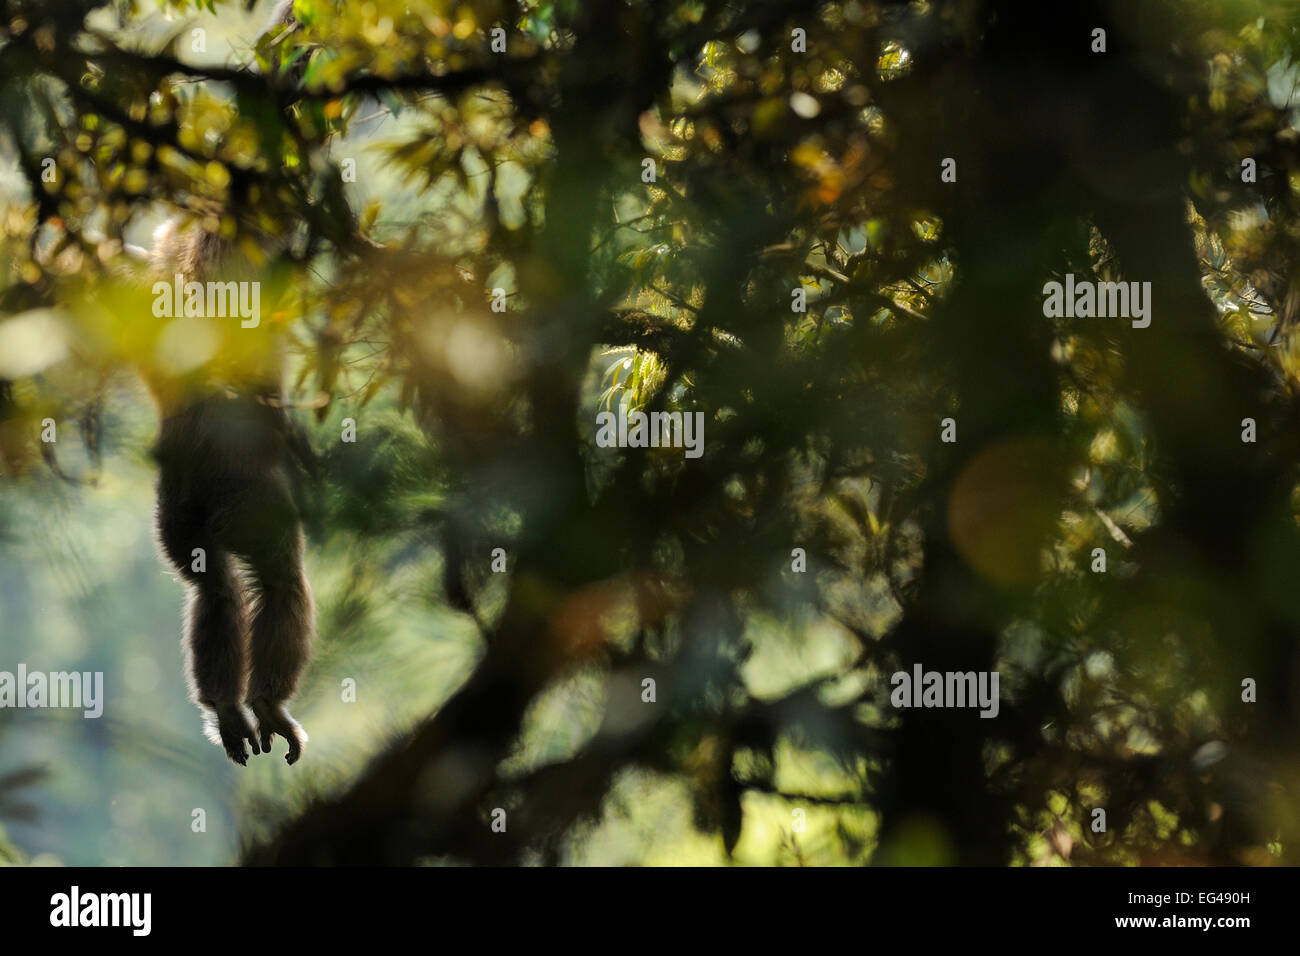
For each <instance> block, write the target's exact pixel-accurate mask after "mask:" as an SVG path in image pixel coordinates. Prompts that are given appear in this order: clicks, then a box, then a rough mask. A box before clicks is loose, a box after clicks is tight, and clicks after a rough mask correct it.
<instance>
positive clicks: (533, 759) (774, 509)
mask: <svg viewBox="0 0 1300 956" xmlns="http://www.w3.org/2000/svg"><path fill="white" fill-rule="evenodd" d="M294 11H295V13H296V16H297V21H298V22H297V25H296V26H294V27H292V28H291V29H285V28H284V27H282V26H272V27H270V28H268V27H267V26H266V24H267V22H268V19H267V18H268V14H269V10H268V9H266V8H265V6H260V7H259V8H257V9H255V10H249V9H247V8H246V7H245V6H243V5H241V4H238V3H226V2H212V0H198V2H189V0H181V2H175V0H167V2H165V3H162V4H155V3H149V2H137V0H104V2H94V0H58V2H39V3H37V2H28V0H0V469H2V470H0V474H2V475H3V481H2V482H0V650H2V651H3V653H2V654H0V669H9V670H13V669H14V668H15V667H16V665H17V663H18V662H25V663H26V664H27V666H28V667H29V668H31V669H33V670H47V671H48V670H78V671H85V670H99V671H103V672H104V674H105V683H106V697H107V701H106V710H105V715H104V717H103V718H101V719H99V720H83V719H81V718H80V716H69V712H66V711H6V712H0V735H2V736H0V826H3V827H4V829H3V830H0V860H2V861H13V860H34V861H36V862H56V861H63V862H68V863H78V864H110V865H117V864H202V863H206V864H212V863H228V862H234V861H236V860H243V861H245V862H255V863H266V862H282V863H340V862H388V863H412V862H441V863H457V862H477V863H505V862H525V863H537V862H562V863H601V864H622V863H643V864H663V863H696V864H719V863H725V862H728V861H734V862H739V863H746V864H810V865H840V864H857V863H864V862H876V863H888V864H943V863H948V864H952V863H963V864H965V863H979V864H1022V865H1023V864H1034V865H1063V864H1157V863H1246V864H1255V865H1268V864H1276V863H1281V862H1289V863H1293V864H1294V863H1296V862H1298V861H1300V816H1298V815H1297V783H1300V743H1298V741H1300V734H1297V730H1298V729H1300V727H1298V726H1297V724H1298V722H1300V655H1298V654H1297V650H1298V645H1297V634H1298V633H1300V603H1297V601H1296V599H1295V592H1296V588H1295V579H1296V575H1297V574H1298V573H1300V537H1298V534H1297V524H1296V518H1297V512H1296V508H1297V504H1298V503H1300V497H1298V496H1297V490H1298V489H1297V485H1296V479H1297V472H1296V463H1297V460H1298V459H1300V416H1297V411H1298V409H1297V406H1296V395H1295V383H1296V381H1297V373H1298V372H1300V352H1298V351H1297V350H1298V349H1300V346H1298V345H1297V337H1296V336H1295V335H1294V334H1293V326H1294V324H1295V320H1296V318H1297V314H1298V313H1300V268H1297V253H1298V252H1300V218H1298V217H1297V215H1296V213H1297V204H1300V13H1298V11H1297V8H1296V6H1295V5H1294V4H1293V3H1289V2H1285V0H1260V2H1247V0H1235V2H1215V3H1211V2H1191V3H1174V2H1163V0H1152V2H1150V3H1147V2H1144V3H1141V4H1132V3H1124V2H1113V3H1107V2H1101V0H1079V2H1071V3H1067V4H1061V5H1057V6H1055V7H1054V8H1053V12H1052V13H1051V15H1050V16H1047V17H1043V16H1029V15H1027V14H1022V13H1021V12H1019V8H1018V7H1012V6H1010V5H1003V4H997V3H993V2H986V0H933V2H912V3H889V2H870V0H848V2H842V3H841V2H835V3H824V4H807V3H802V2H797V0H754V2H750V3H745V2H738V0H646V2H624V0H598V2H582V0H561V2H551V0H521V2H506V0H457V2H448V0H426V2H411V0H402V2H395V0H394V2H389V0H367V2H364V3H351V2H349V3H339V4H335V3H332V2H328V0H297V2H296V3H295V4H294ZM496 27H500V28H502V29H503V30H504V36H505V47H506V48H505V50H504V52H499V51H496V50H493V48H492V38H493V34H492V31H493V29H494V28H496ZM1098 27H1100V28H1103V29H1105V31H1106V42H1107V48H1106V51H1105V52H1104V53H1094V52H1093V51H1092V49H1091V48H1092V45H1093V30H1094V29H1096V28H1098ZM195 31H202V32H195ZM796 31H802V32H801V33H799V32H796ZM802 44H806V45H802ZM945 158H952V159H954V160H955V161H956V170H957V181H956V182H955V183H949V182H943V181H941V179H940V169H941V167H940V164H941V161H942V160H944V159H945ZM1248 158H1249V159H1253V160H1254V161H1255V164H1256V167H1257V176H1256V177H1255V181H1253V182H1243V178H1242V175H1241V172H1242V160H1244V159H1248ZM647 159H648V160H650V161H651V163H650V164H649V165H650V168H652V169H653V170H654V174H655V175H654V177H653V181H647V179H648V177H646V176H643V172H644V170H645V169H646V168H647V164H646V163H645V160H647ZM47 160H52V163H50V162H47ZM50 168H52V169H53V170H54V171H55V173H56V174H55V175H53V176H50V175H46V176H44V177H43V176H42V173H43V172H44V171H46V170H48V169H50ZM51 179H52V181H47V180H51ZM178 211H179V212H181V213H182V214H183V215H185V216H186V217H188V218H191V219H193V220H194V221H195V222H196V224H197V225H198V227H200V228H204V229H207V230H209V231H212V232H216V233H219V234H221V235H223V236H225V237H227V238H229V239H232V240H234V241H236V242H237V243H239V244H240V245H241V247H242V248H243V249H244V250H245V251H246V252H247V253H248V254H249V256H250V258H252V259H253V260H254V262H255V263H257V264H259V266H260V267H261V268H262V269H264V270H265V271H264V277H265V278H266V280H267V285H266V288H267V289H269V290H271V292H269V293H264V299H263V306H264V308H263V315H264V321H263V323H262V325H261V326H259V328H258V329H256V330H251V331H249V330H241V329H239V328H238V327H237V326H233V325H230V324H229V323H227V326H228V327H224V326H223V327H217V328H215V329H214V327H213V324H212V322H211V320H201V321H195V320H185V319H177V320H165V319H158V318H155V317H154V315H153V313H152V311H151V301H150V295H149V292H148V283H147V282H146V281H145V279H144V277H143V273H144V270H143V266H142V264H141V263H140V261H139V250H140V249H143V248H146V247H148V246H149V244H150V239H149V237H150V235H151V233H152V231H153V229H154V227H155V226H157V225H158V224H159V223H160V222H162V221H163V220H164V219H165V218H166V217H167V216H169V215H172V214H175V213H176V212H178ZM1066 273H1073V274H1074V275H1075V276H1076V277H1077V278H1079V279H1085V278H1086V279H1094V280H1103V281H1105V280H1111V281H1118V280H1121V279H1122V280H1124V281H1140V282H1141V281H1145V282H1151V283H1152V287H1153V309H1152V323H1151V326H1150V327H1149V328H1146V329H1133V328H1131V327H1130V325H1129V323H1128V322H1127V321H1125V320H1122V319H1089V318H1059V319H1048V318H1044V317H1043V314H1042V287H1043V284H1044V282H1046V281H1048V280H1050V279H1058V280H1059V279H1061V278H1062V277H1063V276H1064V275H1065V274H1066ZM494 290H501V292H503V293H504V296H505V302H506V303H507V306H508V308H507V311H505V312H496V311H493V310H492V308H491V302H492V301H493V299H494V298H495V297H496V295H497V294H496V293H495V292H494ZM795 290H802V291H803V293H804V294H805V296H806V301H807V309H806V311H804V312H797V311H793V310H792V303H793V302H794V301H795V299H794V295H793V294H794V292H795ZM280 340H284V341H287V343H288V350H289V359H288V369H287V372H288V379H287V381H288V382H289V384H290V386H291V390H290V398H291V400H292V401H293V402H294V404H295V406H296V407H297V409H298V411H297V412H296V415H297V417H298V418H299V420H300V422H301V423H302V424H303V426H304V427H305V428H307V429H308V430H309V432H310V435H309V438H310V442H311V445H312V448H313V449H315V453H316V454H317V455H318V456H319V459H320V465H321V468H320V473H321V475H322V480H321V482H320V483H319V484H318V486H317V487H316V488H315V489H314V492H313V494H312V495H311V496H310V500H309V501H308V502H307V504H306V512H307V515H306V517H307V525H308V530H309V537H310V543H309V549H308V550H309V571H310V575H311V578H312V581H313V586H314V588H315V592H316V595H317V599H318V602H319V605H320V639H319V642H318V647H317V655H316V659H315V661H314V663H313V665H312V667H311V669H310V672H309V677H308V681H307V683H306V686H305V687H304V688H303V690H302V692H301V694H300V698H299V702H298V706H297V708H296V712H297V713H298V716H299V717H300V719H302V721H303V723H304V724H305V725H306V727H307V728H308V729H309V731H310V733H311V738H312V740H311V744H310V746H309V749H308V751H307V757H306V759H305V760H304V762H303V763H301V764H299V765H298V766H297V767H295V768H294V769H293V770H292V771H286V769H285V767H284V766H283V765H282V764H281V763H280V762H279V761H278V760H267V759H264V758H262V759H256V758H255V759H254V760H252V761H251V766H250V767H249V768H248V769H247V770H246V771H235V770H233V769H232V768H231V767H230V766H229V765H228V763H227V762H226V761H225V758H224V757H223V756H222V754H221V752H220V751H219V750H218V749H217V748H213V747H210V746H209V745H207V744H206V743H205V742H204V741H203V740H202V739H201V737H200V735H199V732H198V729H199V722H198V718H197V715H196V713H195V712H194V710H193V708H192V707H191V705H189V704H188V702H187V701H186V700H185V696H184V688H183V681H182V679H181V667H180V655H179V646H178V644H177V640H176V637H177V635H178V632H179V621H180V613H179V608H180V604H181V598H182V594H181V589H180V588H179V587H178V586H177V584H176V582H175V581H174V580H173V578H172V575H171V574H170V573H169V572H167V571H166V570H165V569H164V568H163V567H162V565H161V564H160V563H159V561H158V559H157V557H156V555H155V552H154V545H153V542H152V531H151V522H152V501H151V484H152V480H153V466H152V463H151V460H150V458H149V448H150V445H151V442H152V434H153V430H154V428H155V411H154V408H153V406H152V404H151V402H150V400H149V397H148V393H147V391H146V390H145V389H144V387H143V385H142V384H141V381H140V376H141V373H142V372H143V373H144V374H145V375H147V376H167V375H185V374H191V373H194V372H195V371H199V372H205V371H210V370H212V369H216V368H220V369H221V370H222V374H223V375H224V376H226V377H227V379H229V378H230V377H234V378H235V379H236V380H237V379H238V376H239V370H240V368H241V366H243V365H244V364H246V363H256V362H257V361H258V360H259V357H260V356H262V355H263V352H262V349H263V348H264V347H265V346H266V345H267V344H268V343H274V342H276V341H280ZM620 405H625V406H627V407H628V408H631V409H642V410H647V411H649V410H668V411H681V412H693V411H702V412H703V413H704V415H705V422H706V424H705V430H704V443H705V444H704V448H705V454H704V456H703V457H702V458H701V459H699V460H687V459H684V458H683V457H682V455H681V452H680V450H675V449H653V448H651V449H602V448H597V447H596V445H595V441H594V436H595V425H594V420H595V414H596V412H597V411H600V410H609V409H612V410H617V408H618V407H619V406H620ZM47 417H50V418H54V419H55V420H56V421H57V423H58V428H59V431H58V441H57V443H56V444H55V445H53V446H50V445H43V444H42V443H41V442H40V441H39V434H40V430H41V424H40V423H41V421H42V419H44V418H47ZM946 417H952V418H953V419H954V420H955V422H956V428H957V441H956V443H953V444H946V443H943V442H941V441H940V421H941V420H942V419H944V418H946ZM1247 417H1249V418H1252V419H1254V420H1255V421H1256V423H1257V426H1258V441H1257V442H1256V443H1254V444H1248V443H1244V442H1243V441H1242V439H1241V434H1242V427H1243V419H1244V418H1247ZM348 418H351V419H354V420H355V422H356V434H357V440H356V442H355V443H345V442H342V441H340V435H341V434H342V427H343V422H344V420H345V419H348ZM498 547H500V548H504V549H506V551H507V554H508V565H509V570H508V572H507V573H506V574H493V573H492V572H491V567H490V565H491V553H492V549H494V548H498ZM795 548H802V549H804V551H805V552H806V556H807V571H806V572H805V573H796V572H795V571H793V570H792V566H793V565H792V561H793V558H792V551H793V549H795ZM1097 548H1102V549H1104V550H1105V555H1106V566H1105V571H1104V573H1098V572H1096V571H1095V570H1094V568H1095V562H1096V558H1095V551H1094V549H1097ZM915 663H921V664H922V665H923V666H924V667H925V668H927V669H931V670H994V669H996V670H997V671H999V672H1000V674H1001V677H1002V684H1001V687H1002V705H1001V713H1000V715H999V717H998V718H997V719H996V720H982V719H980V718H979V717H978V715H977V714H976V712H974V711H969V710H912V711H897V710H894V709H893V708H891V707H890V706H889V702H888V694H889V690H890V685H889V680H888V678H889V675H890V674H891V673H893V672H894V671H896V670H899V669H906V670H909V671H910V669H911V667H912V665H913V664H915ZM647 678H651V679H653V680H654V681H655V682H656V685H655V686H656V691H657V700H656V701H655V702H654V703H646V702H643V700H642V692H643V691H642V688H643V681H644V680H645V679H647ZM1245 678H1252V679H1253V680H1255V681H1256V682H1258V695H1259V696H1258V701H1257V702H1254V703H1245V702H1243V700H1242V681H1243V679H1245ZM348 679H352V680H355V682H356V687H357V699H356V702H355V703H351V702H345V701H344V699H343V694H342V687H343V683H344V682H345V681H346V680H348ZM496 807H501V808H505V809H506V810H507V811H508V821H509V822H508V828H507V831H506V832H505V833H493V832H492V831H491V829H490V827H489V820H490V815H491V811H492V809H493V808H496ZM196 808H201V809H204V810H205V812H206V814H207V830H206V832H204V833H194V832H192V829H191V821H192V814H193V811H194V809H196ZM1094 808H1104V809H1105V810H1106V812H1107V829H1106V832H1104V833H1098V832H1094V831H1093V830H1092V829H1091V827H1090V824H1091V822H1092V820H1093V814H1092V811H1093V810H1094Z"/></svg>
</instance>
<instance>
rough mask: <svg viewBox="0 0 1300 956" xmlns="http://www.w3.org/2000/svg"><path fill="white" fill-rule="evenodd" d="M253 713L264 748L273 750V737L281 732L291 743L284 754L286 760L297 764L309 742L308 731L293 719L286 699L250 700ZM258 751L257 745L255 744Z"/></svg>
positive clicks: (269, 750)
mask: <svg viewBox="0 0 1300 956" xmlns="http://www.w3.org/2000/svg"><path fill="white" fill-rule="evenodd" d="M249 706H250V707H252V708H253V714H254V715H255V716H256V717H257V730H258V733H259V734H260V735H261V739H262V750H264V751H265V752H266V753H268V754H269V753H270V752H271V738H272V737H273V736H274V735H275V734H279V735H280V736H281V737H283V738H284V739H285V741H286V742H287V743H288V744H289V752H288V753H287V754H285V755H284V762H285V763H287V764H290V765H292V764H295V763H297V762H298V758H299V757H301V756H302V745H303V744H305V743H306V742H307V731H305V730H303V729H302V724H300V723H298V721H296V720H294V719H293V715H292V714H290V713H289V708H288V707H287V706H286V705H285V702H284V701H274V700H265V699H263V700H253V701H249ZM254 750H255V751H256V745H254Z"/></svg>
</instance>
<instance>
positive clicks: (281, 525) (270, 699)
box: [240, 487, 316, 764]
mask: <svg viewBox="0 0 1300 956" xmlns="http://www.w3.org/2000/svg"><path fill="white" fill-rule="evenodd" d="M266 492H267V493H266V495H265V496H264V497H262V499H261V503H260V504H261V506H260V507H259V509H258V510H259V512H260V515H261V518H262V520H261V521H259V522H258V527H259V529H260V534H259V535H258V536H257V538H256V539H255V540H253V541H249V542H246V544H245V546H244V547H242V548H241V549H240V555H241V556H242V557H243V558H245V560H246V561H247V562H248V564H249V567H250V569H251V570H252V573H253V578H254V580H255V582H256V588H257V598H256V602H255V605H254V611H253V625H252V641H251V649H252V669H251V673H250V677H249V683H248V697H247V699H248V705H249V707H251V708H252V711H253V714H254V716H255V717H256V718H257V728H258V733H259V735H260V737H261V744H262V749H263V750H264V751H266V752H267V753H270V752H271V738H272V736H273V735H275V734H279V735H280V736H281V737H283V738H284V739H285V741H286V742H287V743H288V745H289V751H288V753H286V754H285V758H284V759H285V762H287V763H289V764H293V763H296V762H297V760H298V758H299V757H300V756H301V755H302V747H303V744H305V743H306V742H307V733H306V731H304V730H303V729H302V726H301V725H300V724H299V723H298V722H297V721H296V720H294V719H293V716H292V715H291V714H290V713H289V709H288V706H287V703H288V700H289V698H291V697H292V696H293V694H294V691H295V690H296V689H297V685H298V676H299V675H300V674H301V673H302V670H303V668H304V667H305V666H306V664H307V660H308V658H309V657H310V656H311V643H312V637H313V635H314V632H315V629H316V609H315V604H314V602H313V600H312V593H311V585H310V584H309V583H308V581H307V574H306V572H305V570H304V568H303V537H302V529H301V527H300V526H299V524H298V518H297V513H296V512H295V511H294V507H293V500H292V498H291V496H290V495H289V494H287V493H285V492H284V491H283V489H279V488H274V487H272V488H269V489H267V490H266Z"/></svg>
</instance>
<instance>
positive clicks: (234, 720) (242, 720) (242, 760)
mask: <svg viewBox="0 0 1300 956" xmlns="http://www.w3.org/2000/svg"><path fill="white" fill-rule="evenodd" d="M208 718H209V719H208V737H209V738H210V739H211V740H212V742H213V743H219V744H220V745H221V746H222V747H224V748H225V751H226V756H227V757H229V758H230V759H231V760H233V761H234V762H235V763H237V764H239V765H240V766H241V767H246V766H248V752H247V751H246V750H245V749H244V743H245V741H247V742H248V745H249V746H250V747H252V748H253V753H255V754H258V753H261V750H260V749H258V746H257V733H256V732H255V731H254V730H253V724H252V722H251V721H249V719H248V713H247V711H245V710H244V708H243V707H240V706H239V705H238V704H228V705H226V706H223V707H218V708H217V709H216V710H215V711H212V712H210V713H209V715H208Z"/></svg>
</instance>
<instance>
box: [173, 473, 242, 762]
mask: <svg viewBox="0 0 1300 956" xmlns="http://www.w3.org/2000/svg"><path fill="white" fill-rule="evenodd" d="M158 531H159V537H160V538H161V539H162V544H163V548H164V549H165V550H166V552H167V556H168V558H169V559H170V560H171V562H172V564H173V565H174V566H175V567H176V570H177V571H178V572H180V575H181V577H182V578H183V579H184V580H185V582H186V585H187V590H188V591H189V594H188V600H187V606H186V613H185V629H184V633H183V635H182V637H181V647H182V652H183V654H184V658H185V670H186V673H187V675H188V679H189V687H190V698H191V699H192V700H193V701H194V702H195V703H196V704H198V705H199V706H200V707H201V708H203V709H204V730H205V733H206V735H207V737H208V739H209V740H211V741H212V742H213V743H215V744H219V745H220V746H221V747H223V748H224V749H225V751H226V755H227V756H228V757H230V759H231V760H233V761H234V762H235V763H237V764H239V765H240V766H246V765H247V764H248V753H247V751H246V750H245V748H244V744H245V742H247V743H248V745H249V746H250V747H251V748H252V750H253V753H255V754H256V753H260V750H259V748H258V744H257V734H256V733H255V732H254V730H253V726H252V724H251V722H250V721H249V719H248V714H247V713H246V711H245V710H244V708H243V706H242V701H243V699H244V688H245V686H246V684H247V678H248V663H247V656H248V655H247V647H248V618H247V613H246V610H245V606H244V594H243V587H242V585H241V583H240V581H239V577H238V575H237V574H236V573H235V568H234V565H233V563H232V560H231V556H230V554H229V553H228V552H226V551H225V550H223V549H222V548H221V547H219V546H218V545H217V544H216V543H215V542H214V540H213V539H212V537H211V535H209V534H207V533H206V529H205V528H204V522H203V521H201V520H196V512H195V510H194V509H193V508H192V507H188V506H187V504H186V502H184V501H183V500H181V499H180V497H179V496H178V493H177V491H176V488H175V487H174V482H172V481H169V480H168V479H167V476H165V475H164V476H163V478H161V479H160V480H159V491H158ZM195 548H201V549H202V551H203V562H204V563H203V565H197V566H196V564H197V559H196V556H195V555H194V549H195ZM200 568H201V569H200Z"/></svg>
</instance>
